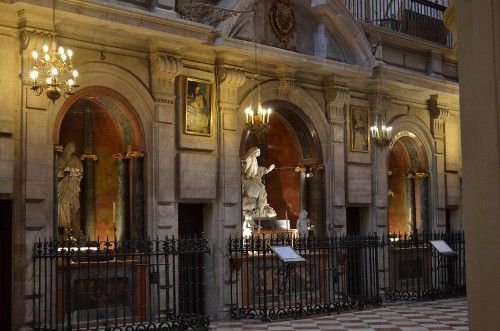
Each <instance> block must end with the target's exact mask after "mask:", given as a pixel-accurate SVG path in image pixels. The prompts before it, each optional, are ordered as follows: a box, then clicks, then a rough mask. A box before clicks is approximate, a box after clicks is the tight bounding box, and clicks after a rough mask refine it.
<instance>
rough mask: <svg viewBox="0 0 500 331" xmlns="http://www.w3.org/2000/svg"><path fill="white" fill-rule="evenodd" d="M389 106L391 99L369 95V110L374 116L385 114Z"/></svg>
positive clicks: (378, 95)
mask: <svg viewBox="0 0 500 331" xmlns="http://www.w3.org/2000/svg"><path fill="white" fill-rule="evenodd" d="M390 106H391V97H390V96H388V95H385V94H380V93H374V94H370V108H371V109H372V112H373V113H375V114H380V113H381V114H385V112H386V111H387V109H389V107H390Z"/></svg>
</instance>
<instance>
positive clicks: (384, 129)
mask: <svg viewBox="0 0 500 331" xmlns="http://www.w3.org/2000/svg"><path fill="white" fill-rule="evenodd" d="M370 131H371V138H372V142H373V143H374V144H375V145H377V146H378V147H380V148H384V147H387V146H389V145H390V144H391V143H392V138H391V136H392V126H386V125H385V124H384V122H383V121H382V125H381V126H380V127H379V126H378V116H377V117H376V118H375V125H374V126H372V127H371V128H370Z"/></svg>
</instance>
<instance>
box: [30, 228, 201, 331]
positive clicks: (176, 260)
mask: <svg viewBox="0 0 500 331" xmlns="http://www.w3.org/2000/svg"><path fill="white" fill-rule="evenodd" d="M207 253H209V249H208V243H207V240H206V239H204V238H185V239H184V238H180V239H175V238H165V239H164V240H151V241H142V242H116V241H103V242H74V241H62V242H56V241H39V242H38V243H36V244H35V246H34V252H33V257H34V266H33V329H34V330H130V331H132V330H164V329H165V330H186V329H189V328H193V329H197V328H206V327H208V326H209V324H210V321H209V318H208V316H207V315H206V314H205V311H204V306H205V304H204V300H205V297H204V277H203V275H204V269H205V266H204V258H205V255H206V254H207Z"/></svg>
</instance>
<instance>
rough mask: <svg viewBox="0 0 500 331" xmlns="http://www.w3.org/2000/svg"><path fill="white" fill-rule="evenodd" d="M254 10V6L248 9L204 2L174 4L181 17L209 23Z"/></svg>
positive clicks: (215, 23) (212, 23)
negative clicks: (237, 8) (230, 7)
mask: <svg viewBox="0 0 500 331" xmlns="http://www.w3.org/2000/svg"><path fill="white" fill-rule="evenodd" d="M254 10H255V8H252V9H250V10H235V9H228V8H224V7H218V6H214V5H211V4H206V3H191V4H185V5H177V6H176V11H177V12H178V13H179V14H180V15H181V17H182V18H183V19H185V20H189V21H193V22H197V23H203V24H209V25H217V24H219V23H220V22H222V21H225V20H226V19H228V18H230V17H232V16H235V15H238V14H241V13H251V12H253V11H254Z"/></svg>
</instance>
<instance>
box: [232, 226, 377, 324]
mask: <svg viewBox="0 0 500 331" xmlns="http://www.w3.org/2000/svg"><path fill="white" fill-rule="evenodd" d="M273 246H280V247H281V246H289V247H291V248H293V249H294V250H295V251H296V252H297V253H298V254H299V255H301V256H302V257H303V258H304V259H305V262H303V263H296V264H295V263H294V264H292V263H286V262H284V261H283V260H281V259H280V258H278V257H277V256H276V254H274V253H273V251H272V249H271V247H273ZM378 248H379V239H378V238H377V237H376V236H367V237H346V236H340V237H330V238H310V239H303V238H295V237H290V236H285V237H283V236H282V237H266V236H265V235H262V236H254V237H251V238H248V239H245V238H235V239H231V240H230V245H229V257H230V271H231V316H232V318H259V319H262V320H264V321H267V320H272V319H279V318H300V317H305V316H308V315H312V314H325V313H332V312H340V311H345V310H349V309H359V308H363V307H373V306H380V305H381V304H382V298H381V297H380V296H379V290H378V289H379V285H378V277H377V273H378V254H377V252H378Z"/></svg>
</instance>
